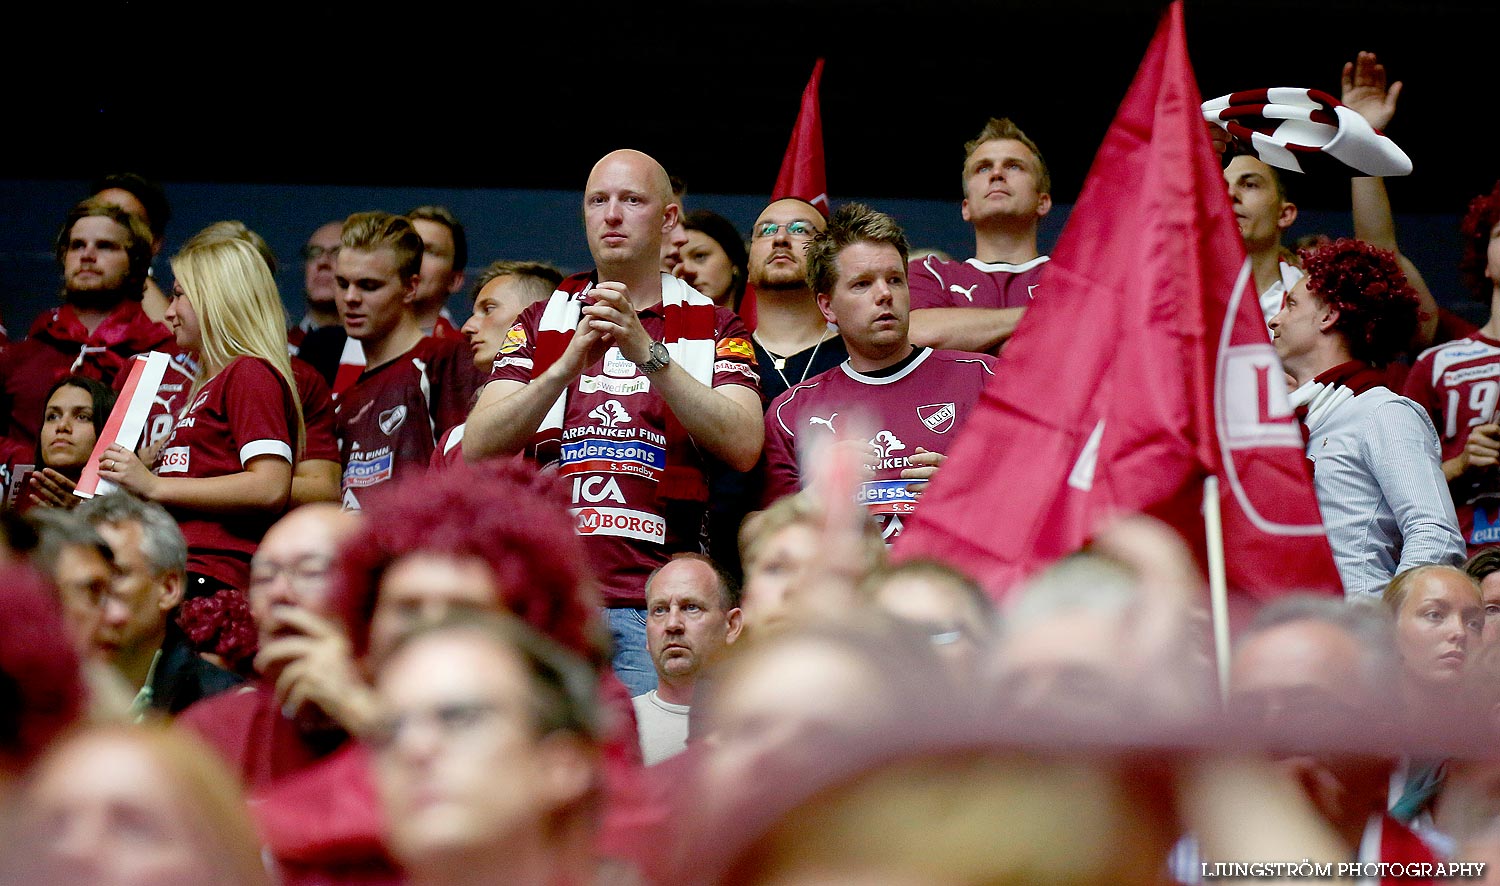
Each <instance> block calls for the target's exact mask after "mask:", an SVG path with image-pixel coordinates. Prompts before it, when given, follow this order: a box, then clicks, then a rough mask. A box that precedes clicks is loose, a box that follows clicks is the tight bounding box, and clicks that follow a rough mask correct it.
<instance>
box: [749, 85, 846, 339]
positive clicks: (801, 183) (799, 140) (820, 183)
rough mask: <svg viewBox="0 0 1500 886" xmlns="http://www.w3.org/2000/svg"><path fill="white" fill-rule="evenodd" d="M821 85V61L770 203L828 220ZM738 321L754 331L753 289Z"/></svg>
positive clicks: (805, 93) (806, 92) (807, 89)
mask: <svg viewBox="0 0 1500 886" xmlns="http://www.w3.org/2000/svg"><path fill="white" fill-rule="evenodd" d="M822 83H823V59H821V58H820V59H818V61H817V63H816V64H814V65H813V71H812V76H811V77H809V78H808V80H807V86H806V87H805V88H804V89H803V90H802V105H801V107H800V108H799V109H798V111H797V123H796V125H794V126H793V127H792V138H791V140H790V141H788V142H787V146H786V155H785V156H783V157H782V159H781V171H780V172H778V173H777V174H776V187H774V188H772V189H771V199H772V200H780V199H782V198H783V197H796V198H797V199H799V200H806V201H807V202H808V203H811V204H812V205H813V206H815V207H817V209H818V211H819V212H821V213H823V216H824V217H825V218H826V217H827V216H828V174H827V171H826V168H825V165H824V163H823V111H822V108H821V106H820V105H819V103H818V90H819V89H820V88H821V86H822ZM740 319H742V320H744V321H745V325H746V326H748V327H749V328H750V330H751V331H752V332H753V331H754V330H755V287H753V286H749V287H746V289H745V295H744V297H743V298H742V299H740Z"/></svg>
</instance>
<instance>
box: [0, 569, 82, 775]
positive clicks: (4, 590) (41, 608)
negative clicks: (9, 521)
mask: <svg viewBox="0 0 1500 886" xmlns="http://www.w3.org/2000/svg"><path fill="white" fill-rule="evenodd" d="M0 612H4V613H5V628H4V629H3V630H0V770H5V769H10V770H11V771H17V772H18V771H20V770H22V769H24V768H25V767H26V766H28V765H30V763H31V762H32V761H33V760H34V759H35V758H36V756H37V755H38V754H40V753H41V752H42V751H43V750H44V749H45V748H46V747H47V745H49V744H50V743H51V742H52V740H53V739H54V738H56V737H57V736H58V735H59V734H60V733H62V731H63V730H65V729H67V728H68V727H69V726H70V725H72V723H73V721H74V720H76V719H78V716H79V714H80V713H81V712H82V710H83V697H84V688H83V676H82V673H81V671H80V670H79V669H80V667H81V665H80V663H79V660H78V652H77V650H75V649H74V648H73V643H72V641H71V640H70V639H69V638H68V630H67V628H66V627H65V626H64V624H63V616H62V610H61V608H60V606H59V605H58V602H57V594H56V592H55V591H54V590H53V589H52V586H51V585H50V584H49V583H48V581H47V579H45V578H43V577H42V575H41V574H40V573H38V572H37V571H36V570H35V569H33V568H32V567H30V566H28V565H25V564H20V565H13V566H7V567H5V568H4V569H0Z"/></svg>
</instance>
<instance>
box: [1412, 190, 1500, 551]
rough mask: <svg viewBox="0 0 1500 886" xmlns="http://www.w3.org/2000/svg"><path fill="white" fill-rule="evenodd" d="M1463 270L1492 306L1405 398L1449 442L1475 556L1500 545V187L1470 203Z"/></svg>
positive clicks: (1453, 485)
mask: <svg viewBox="0 0 1500 886" xmlns="http://www.w3.org/2000/svg"><path fill="white" fill-rule="evenodd" d="M1459 230H1460V231H1461V232H1462V235H1463V241H1464V252H1463V258H1462V259H1460V261H1459V270H1460V271H1461V272H1462V273H1463V277H1464V282H1465V283H1467V284H1468V285H1469V288H1470V290H1472V292H1473V293H1474V297H1475V298H1476V299H1479V300H1481V301H1484V302H1486V303H1488V304H1489V306H1490V317H1489V320H1488V321H1486V322H1485V324H1484V326H1482V327H1480V328H1479V330H1478V331H1476V332H1473V333H1471V334H1470V335H1467V336H1465V337H1463V338H1459V339H1454V340H1453V341H1447V342H1443V343H1442V344H1439V345H1437V346H1435V347H1432V348H1428V349H1427V350H1426V351H1423V352H1422V355H1421V356H1420V357H1418V358H1417V362H1416V364H1415V365H1413V366H1412V369H1411V372H1410V373H1408V374H1407V376H1406V387H1405V388H1404V389H1403V391H1402V393H1403V394H1405V395H1406V396H1408V397H1410V398H1411V399H1413V400H1415V401H1417V402H1418V403H1420V404H1422V406H1424V407H1426V409H1427V414H1428V415H1429V416H1431V417H1432V421H1433V424H1435V425H1437V429H1438V436H1439V437H1441V438H1442V443H1443V476H1444V477H1446V478H1447V480H1448V490H1449V492H1450V493H1452V495H1453V503H1454V504H1455V505H1456V506H1457V508H1458V522H1459V528H1460V529H1461V530H1462V531H1463V537H1464V542H1465V543H1466V544H1467V545H1468V549H1469V553H1470V554H1473V553H1476V552H1478V550H1479V549H1480V548H1484V547H1490V546H1493V545H1497V544H1500V472H1497V470H1496V468H1495V465H1497V464H1500V423H1497V422H1496V420H1495V406H1496V404H1497V403H1500V182H1496V183H1495V187H1494V188H1493V189H1491V190H1490V192H1489V193H1487V194H1481V195H1479V196H1478V197H1475V198H1474V199H1473V200H1472V201H1470V203H1469V209H1468V212H1467V213H1466V214H1465V215H1464V219H1463V223H1462V224H1461V225H1460V228H1459Z"/></svg>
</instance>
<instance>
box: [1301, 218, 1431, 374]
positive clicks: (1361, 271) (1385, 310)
mask: <svg viewBox="0 0 1500 886" xmlns="http://www.w3.org/2000/svg"><path fill="white" fill-rule="evenodd" d="M1302 271H1303V273H1305V274H1306V275H1307V288H1308V290H1309V291H1310V292H1312V293H1313V294H1314V295H1316V296H1317V297H1318V298H1319V299H1321V300H1322V302H1323V304H1325V305H1327V306H1329V307H1331V308H1336V309H1337V310H1338V312H1339V318H1338V321H1337V322H1336V323H1335V324H1334V328H1335V329H1337V330H1338V331H1339V332H1341V333H1343V335H1344V340H1345V341H1346V342H1347V343H1348V346H1349V355H1350V356H1352V357H1353V358H1354V359H1356V360H1363V361H1364V362H1366V363H1369V364H1370V365H1372V366H1384V365H1385V364H1387V363H1389V362H1391V360H1393V359H1395V358H1396V357H1397V356H1398V355H1399V354H1400V353H1401V352H1402V351H1404V350H1406V348H1407V347H1408V346H1409V345H1410V344H1411V341H1412V338H1413V336H1415V335H1416V332H1417V319H1418V315H1419V314H1420V309H1419V308H1418V300H1417V291H1416V290H1415V289H1412V287H1411V284H1410V283H1407V282H1406V274H1405V273H1403V272H1402V270H1401V266H1400V265H1399V264H1397V263H1396V256H1395V253H1392V252H1388V251H1386V250H1384V249H1378V248H1376V247H1374V246H1371V245H1370V244H1368V243H1365V242H1364V241H1361V240H1350V239H1348V238H1341V239H1338V240H1335V241H1333V242H1332V243H1327V244H1324V245H1322V246H1319V247H1317V248H1316V249H1311V250H1308V251H1306V252H1304V253H1302Z"/></svg>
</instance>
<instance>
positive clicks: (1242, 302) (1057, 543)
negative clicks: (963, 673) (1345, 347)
mask: <svg viewBox="0 0 1500 886" xmlns="http://www.w3.org/2000/svg"><path fill="white" fill-rule="evenodd" d="M1199 104H1200V98H1199V95H1198V89H1197V86H1196V82H1195V78H1194V76H1193V71H1192V68H1191V65H1190V64H1189V62H1188V56H1187V46H1186V39H1185V34H1184V30H1183V23H1182V2H1181V0H1177V2H1174V3H1172V4H1171V6H1170V7H1169V9H1168V10H1167V12H1166V13H1165V14H1164V15H1163V17H1162V21H1161V23H1160V25H1159V26H1158V28H1157V31H1156V36H1155V37H1154V38H1153V40H1152V42H1151V46H1150V48H1149V50H1148V51H1147V53H1146V58H1145V60H1144V61H1143V62H1142V63H1141V67H1140V69H1139V70H1138V71H1137V73H1136V77H1135V82H1134V83H1133V84H1132V85H1131V87H1130V91H1129V93H1128V94H1127V95H1126V97H1125V101H1124V103H1123V104H1122V105H1121V106H1120V111H1119V114H1118V115H1117V116H1116V118H1115V121H1114V124H1113V125H1112V126H1111V127H1110V130H1109V132H1108V134H1107V135H1106V137H1105V139H1104V143H1103V145H1102V146H1101V147H1100V149H1099V153H1098V155H1097V156H1096V157H1095V159H1094V165H1093V168H1092V169H1091V170H1090V172H1089V177H1088V180H1087V181H1086V182H1085V184H1084V188H1083V192H1082V194H1081V196H1080V197H1079V200H1078V202H1077V204H1076V205H1075V206H1074V207H1073V211H1072V213H1071V214H1070V216H1069V219H1068V223H1067V225H1066V226H1065V229H1064V230H1063V233H1062V236H1061V238H1060V240H1059V242H1058V245H1057V248H1056V250H1054V252H1053V254H1052V260H1051V261H1050V262H1049V263H1048V265H1047V271H1046V273H1047V296H1046V298H1044V299H1041V298H1039V299H1037V300H1036V302H1035V303H1033V305H1032V306H1031V307H1030V308H1029V309H1028V310H1027V312H1026V316H1025V317H1024V318H1023V319H1022V321H1021V324H1020V326H1019V327H1018V328H1017V330H1016V334H1015V336H1014V337H1013V338H1012V339H1011V341H1010V342H1009V343H1008V344H1007V345H1006V346H1005V349H1004V351H1003V352H1002V353H1001V356H1000V365H999V366H998V368H997V369H996V373H995V376H996V377H995V379H994V381H993V382H991V384H990V386H989V388H987V389H986V391H985V393H984V396H983V398H982V399H981V401H980V404H979V406H978V407H977V408H976V410H975V412H974V414H973V415H971V416H970V418H969V421H968V423H967V424H966V425H965V426H964V428H963V431H962V432H961V433H960V436H959V438H958V439H957V440H956V441H955V445H954V448H953V450H952V451H951V452H950V453H949V455H950V458H949V460H948V461H947V463H946V464H945V465H944V467H943V469H942V470H941V471H939V472H938V474H937V476H936V477H935V478H934V479H933V481H932V483H931V487H930V489H928V490H927V492H926V493H925V494H924V495H923V498H922V503H921V504H920V505H919V506H918V507H917V509H916V512H915V513H914V514H913V515H912V516H910V517H909V518H907V520H906V526H905V530H904V532H903V533H902V535H901V536H900V537H899V539H898V540H897V542H896V544H895V547H894V550H893V555H894V556H895V557H896V558H898V559H907V558H910V557H913V556H932V557H938V558H942V559H946V560H949V561H950V562H953V563H954V564H955V565H958V566H960V567H962V568H964V569H966V570H968V571H970V572H971V573H973V574H974V575H975V576H976V577H978V578H979V579H980V580H981V581H982V583H983V584H984V585H985V587H986V588H987V589H988V590H989V591H990V592H991V593H993V594H995V595H997V596H998V595H1001V594H1003V593H1004V592H1005V591H1006V590H1007V589H1008V588H1009V587H1010V586H1011V585H1012V584H1013V583H1014V582H1015V581H1017V580H1018V579H1021V578H1024V577H1025V576H1026V575H1027V574H1029V573H1030V572H1032V571H1034V570H1035V569H1037V568H1038V567H1041V566H1043V565H1045V564H1047V563H1048V562H1050V561H1052V560H1054V559H1056V558H1058V557H1060V556H1062V555H1064V554H1067V553H1070V552H1072V551H1076V550H1078V549H1079V548H1080V547H1081V546H1083V545H1084V544H1085V543H1086V542H1087V541H1089V539H1090V538H1091V537H1092V536H1093V534H1094V533H1096V532H1097V531H1098V530H1100V529H1101V528H1102V527H1103V524H1104V523H1105V522H1106V521H1108V520H1109V519H1111V518H1112V517H1114V516H1117V515H1120V514H1123V513H1129V512H1144V513H1147V514H1150V515H1152V516H1155V517H1158V518H1160V519H1163V520H1165V521H1166V522H1167V523H1169V524H1171V525H1172V526H1173V527H1174V528H1176V529H1177V530H1178V532H1180V533H1181V534H1182V535H1183V537H1184V538H1185V539H1187V540H1188V541H1189V543H1190V544H1192V545H1193V546H1194V548H1195V549H1196V550H1197V552H1198V554H1199V556H1200V562H1204V554H1205V542H1204V535H1205V533H1204V529H1203V515H1202V512H1201V508H1202V495H1203V485H1204V481H1205V478H1206V477H1208V476H1209V475H1217V476H1218V477H1219V478H1220V489H1221V493H1220V494H1221V507H1222V525H1223V536H1224V549H1225V558H1226V561H1227V562H1226V569H1227V579H1228V585H1229V589H1230V590H1231V591H1237V592H1240V593H1245V594H1248V595H1250V596H1251V597H1253V598H1255V599H1260V600H1264V599H1267V598H1269V597H1272V596H1275V595H1277V594H1280V593H1283V592H1286V591H1290V590H1321V591H1330V592H1337V591H1338V590H1339V588H1340V585H1339V581H1338V574H1337V572H1336V570H1335V569H1334V564H1333V557H1332V554H1331V553H1330V551H1329V549H1328V544H1327V541H1326V539H1325V538H1324V536H1323V529H1322V522H1321V519H1320V517H1319V514H1318V507H1317V502H1316V499H1315V498H1314V494H1313V489H1312V480H1311V476H1310V472H1309V470H1308V468H1307V461H1306V458H1305V456H1304V454H1303V440H1302V435H1301V430H1300V428H1299V427H1298V424H1297V421H1296V418H1295V417H1294V415H1293V411H1292V408H1291V406H1290V404H1289V403H1288V401H1287V391H1286V385H1285V382H1284V380H1283V379H1284V376H1283V374H1282V369H1281V363H1280V361H1279V360H1278V358H1277V357H1276V353H1275V351H1274V349H1273V348H1272V346H1271V344H1270V341H1269V339H1268V336H1267V334H1266V325H1265V320H1264V318H1263V317H1262V316H1261V312H1260V306H1259V304H1258V301H1257V298H1256V294H1255V291H1254V289H1253V281H1252V279H1251V277H1250V267H1249V263H1248V262H1247V261H1246V258H1245V251H1244V245H1243V243H1242V241H1241V240H1240V236H1239V233H1238V231H1237V230H1236V228H1235V224H1234V218H1233V216H1232V214H1231V212H1230V207H1229V201H1228V198H1227V196H1226V193H1225V187H1224V180H1223V176H1222V173H1221V171H1220V168H1219V164H1218V163H1217V162H1216V160H1215V157H1214V154H1213V151H1212V148H1211V147H1210V144H1209V139H1208V137H1207V134H1206V132H1205V129H1204V124H1203V117H1202V114H1201V111H1200V110H1199Z"/></svg>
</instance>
